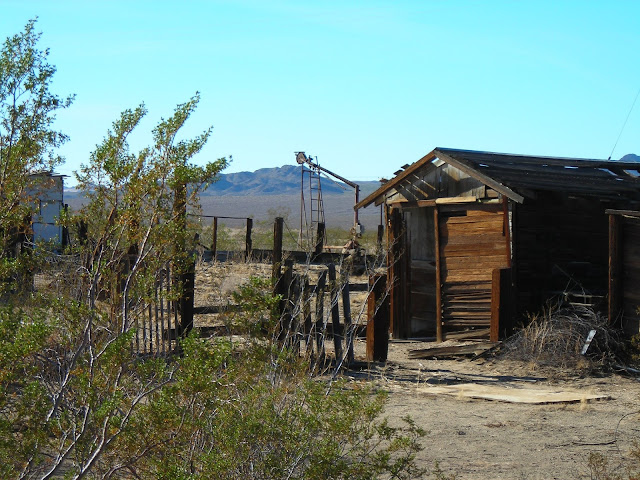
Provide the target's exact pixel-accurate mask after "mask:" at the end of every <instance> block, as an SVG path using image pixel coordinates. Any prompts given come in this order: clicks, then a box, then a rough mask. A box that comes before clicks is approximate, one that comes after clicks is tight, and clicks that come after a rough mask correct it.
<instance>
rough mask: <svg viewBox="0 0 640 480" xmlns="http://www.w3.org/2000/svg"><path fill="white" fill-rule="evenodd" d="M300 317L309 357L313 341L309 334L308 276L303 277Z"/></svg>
mask: <svg viewBox="0 0 640 480" xmlns="http://www.w3.org/2000/svg"><path fill="white" fill-rule="evenodd" d="M302 315H303V317H304V319H303V322H304V343H305V348H306V353H307V355H309V354H310V353H312V352H313V340H312V339H311V338H312V335H311V332H312V330H313V323H312V322H311V292H310V287H309V276H308V275H305V276H304V285H303V287H302Z"/></svg>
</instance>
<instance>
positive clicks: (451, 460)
mask: <svg viewBox="0 0 640 480" xmlns="http://www.w3.org/2000/svg"><path fill="white" fill-rule="evenodd" d="M270 268H271V267H270V265H267V264H249V263H243V262H236V263H233V262H229V263H213V264H212V263H208V264H207V263H203V264H200V265H199V267H198V270H197V276H196V295H195V297H196V305H199V304H200V305H204V304H212V303H216V304H219V303H220V302H224V301H228V299H229V295H230V292H232V291H233V290H235V289H236V288H237V287H238V286H239V285H241V284H242V283H243V282H245V281H246V280H247V279H248V278H249V276H251V275H258V276H267V275H269V274H270ZM365 298H366V294H357V295H353V296H352V300H351V301H352V311H353V312H364V314H365V315H366V309H365V310H363V309H362V308H361V306H362V303H363V302H364V300H365ZM356 315H357V313H354V316H356ZM359 321H360V322H363V321H364V316H362V317H361V318H360V319H359ZM211 322H215V319H212V318H209V317H207V316H200V318H198V317H197V318H196V326H198V324H201V325H207V324H210V323H211ZM435 345H436V344H435V343H430V342H424V341H400V340H398V341H394V340H391V342H390V344H389V356H388V361H387V362H386V363H384V364H383V363H373V364H370V365H369V366H368V368H365V369H362V370H357V371H345V372H344V375H345V376H346V377H347V378H349V379H350V381H353V382H372V383H373V385H375V387H376V388H379V389H382V390H384V391H386V392H388V402H387V405H386V409H385V416H386V417H388V419H389V421H390V422H391V423H392V424H396V425H399V424H401V423H402V418H403V417H405V416H407V415H408V416H411V417H412V418H413V419H414V420H415V421H416V422H417V424H418V425H420V426H421V427H422V428H424V429H425V430H426V431H427V432H428V433H427V435H426V436H425V438H424V439H423V444H424V450H422V452H420V454H419V456H418V460H419V462H420V463H421V464H422V465H423V466H425V467H429V468H431V467H432V466H433V465H434V463H435V462H438V463H439V466H440V468H441V469H442V471H443V472H444V473H445V474H446V475H454V476H455V478H458V479H530V480H534V479H589V478H595V477H594V476H593V475H592V472H591V470H590V467H589V457H590V455H591V454H593V453H599V454H602V455H604V456H606V457H607V459H608V462H609V467H610V468H611V469H612V470H614V471H615V472H616V473H620V474H625V472H626V469H627V468H630V467H637V466H638V465H633V464H632V463H630V462H631V461H630V456H629V452H630V450H631V449H632V448H633V446H634V444H635V442H637V441H638V439H640V407H639V405H638V399H639V398H640V381H639V380H640V379H639V378H634V377H633V376H629V375H622V374H617V373H606V374H597V375H594V374H590V375H583V374H580V373H578V372H572V371H570V370H560V369H553V368H546V369H541V368H539V367H536V365H534V364H525V363H523V362H514V361H511V360H504V359H500V358H495V357H491V356H487V357H486V358H481V359H476V360H471V359H469V358H462V359H458V360H455V359H449V360H447V359H441V360H436V359H411V358H410V357H409V352H410V351H411V350H415V349H423V348H427V347H430V346H435ZM439 345H442V344H439ZM355 355H356V359H357V360H358V359H359V360H362V361H364V360H365V341H364V339H362V338H359V339H357V340H356V342H355ZM443 387H444V388H443ZM478 391H479V393H478ZM487 392H488V393H487ZM526 402H532V403H526Z"/></svg>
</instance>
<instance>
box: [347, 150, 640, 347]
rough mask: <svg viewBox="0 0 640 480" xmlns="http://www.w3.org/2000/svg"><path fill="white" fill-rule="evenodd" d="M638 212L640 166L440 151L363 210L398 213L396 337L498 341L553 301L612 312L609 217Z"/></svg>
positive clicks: (393, 255)
mask: <svg viewBox="0 0 640 480" xmlns="http://www.w3.org/2000/svg"><path fill="white" fill-rule="evenodd" d="M638 202H640V167H639V164H638V163H629V162H620V161H608V160H589V159H576V158H560V157H535V156H525V155H512V154H500V153H490V152H477V151H470V150H455V149H448V148H436V149H435V150H433V151H432V152H430V153H429V154H427V155H425V156H424V157H423V158H422V159H420V160H418V161H417V162H415V163H413V164H411V165H405V166H404V167H403V168H402V170H399V171H398V172H396V176H395V177H394V178H393V179H392V180H389V181H387V182H386V183H384V184H383V185H382V186H381V187H380V188H379V189H378V190H376V191H375V192H373V193H372V194H371V195H369V196H368V197H367V198H365V199H364V200H362V201H361V202H359V203H358V204H357V205H356V208H362V207H366V206H367V205H369V204H372V203H375V204H376V205H381V204H382V205H384V206H385V207H386V212H387V222H388V227H389V228H388V269H387V276H388V285H390V298H391V319H390V320H391V328H392V333H393V335H394V337H396V338H403V337H412V336H413V337H415V336H430V335H434V334H435V335H436V336H437V338H438V339H439V340H443V339H444V338H446V337H454V336H455V337H457V338H480V337H484V338H491V339H492V340H497V338H498V336H499V335H503V334H504V333H505V332H507V331H508V330H509V328H510V327H511V325H512V323H513V321H514V320H515V319H516V316H518V317H520V318H525V316H526V313H527V312H531V313H536V312H539V311H540V310H541V309H543V308H545V307H546V306H547V305H546V302H547V301H549V300H550V299H559V298H560V299H561V298H563V297H564V300H565V301H568V302H570V303H582V304H587V305H592V306H594V307H595V308H596V309H598V308H602V307H604V305H605V304H606V302H605V299H606V287H607V285H606V275H607V233H608V232H607V216H606V215H605V210H606V209H607V208H616V206H617V208H621V206H628V205H631V204H635V205H637V204H638ZM516 314H517V315H516Z"/></svg>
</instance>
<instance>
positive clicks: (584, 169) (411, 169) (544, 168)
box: [355, 148, 640, 208]
mask: <svg viewBox="0 0 640 480" xmlns="http://www.w3.org/2000/svg"><path fill="white" fill-rule="evenodd" d="M437 159H439V160H441V161H442V162H445V163H448V164H449V165H451V166H453V167H456V168H458V169H459V170H461V171H463V172H465V173H466V174H468V175H469V176H471V177H473V178H475V179H477V180H479V181H480V182H482V183H484V184H485V185H487V186H488V187H491V188H493V189H494V190H496V191H497V192H499V193H501V194H503V195H505V196H507V197H508V198H510V199H512V200H514V201H516V202H518V203H522V201H523V200H524V198H526V197H528V196H533V195H532V192H533V191H541V190H542V191H560V192H565V193H568V194H572V195H576V196H582V197H599V198H602V199H617V200H625V199H628V200H640V162H620V161H615V160H594V159H583V158H563V157H542V156H531V155H515V154H505V153H493V152H481V151H474V150H458V149H453V148H436V149H434V150H433V151H431V152H430V153H428V154H427V155H425V156H424V157H422V158H421V159H420V160H418V161H417V162H415V163H413V164H412V165H409V166H408V167H407V168H405V169H404V170H403V171H401V172H400V173H398V175H396V176H395V177H394V178H393V179H391V180H389V181H388V182H387V183H385V184H384V185H382V186H381V187H380V188H379V189H378V190H376V191H375V192H373V193H372V194H371V195H369V196H368V197H367V198H365V199H364V200H362V201H361V202H359V203H358V204H357V205H356V206H355V208H362V207H366V206H367V205H370V204H371V203H373V202H374V201H376V200H377V199H380V198H381V197H382V196H384V195H385V194H387V193H388V192H390V191H391V190H393V189H395V188H396V187H400V186H402V185H403V184H406V183H407V182H411V178H413V177H415V175H416V174H420V173H422V172H423V171H425V169H427V170H429V169H435V168H437V167H438V165H439V163H438V160H437Z"/></svg>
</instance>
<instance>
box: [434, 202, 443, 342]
mask: <svg viewBox="0 0 640 480" xmlns="http://www.w3.org/2000/svg"><path fill="white" fill-rule="evenodd" d="M438 222H439V218H438V207H437V206H436V207H435V208H434V209H433V224H434V234H435V251H436V341H438V342H442V339H443V335H442V283H441V278H442V277H441V269H442V267H441V260H440V226H439V224H438Z"/></svg>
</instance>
